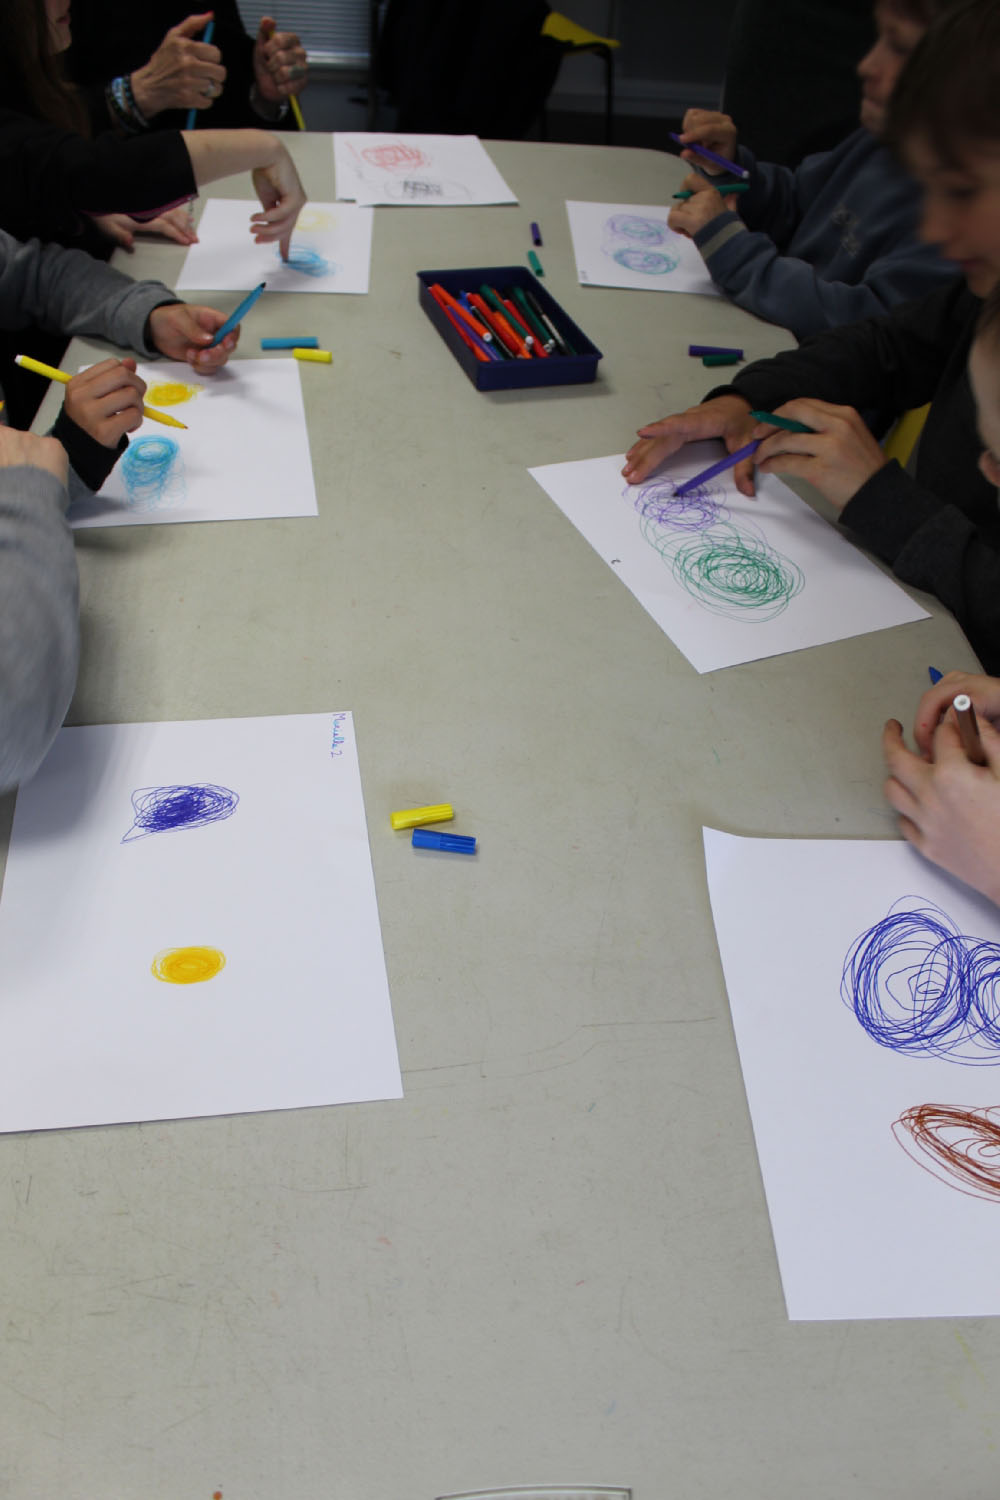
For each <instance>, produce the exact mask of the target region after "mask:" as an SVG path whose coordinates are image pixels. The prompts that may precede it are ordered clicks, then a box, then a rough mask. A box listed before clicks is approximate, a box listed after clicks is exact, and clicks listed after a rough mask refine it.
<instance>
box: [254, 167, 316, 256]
mask: <svg viewBox="0 0 1000 1500" xmlns="http://www.w3.org/2000/svg"><path fill="white" fill-rule="evenodd" d="M277 147H278V149H277V151H276V153H275V156H274V160H273V161H272V162H271V163H269V164H268V165H267V166H263V167H255V168H254V171H253V185H254V188H255V189H256V192H257V197H258V198H259V199H260V201H261V204H262V207H263V212H261V213H257V214H251V215H250V232H251V234H252V235H253V237H254V239H255V240H256V242H257V244H258V245H261V244H265V243H267V242H268V241H271V240H277V241H278V243H279V245H280V246H281V258H282V260H287V259H288V247H289V245H290V244H291V239H292V230H293V229H294V228H295V221H296V220H297V219H298V217H299V214H300V213H301V212H302V210H303V208H304V207H305V205H306V194H305V189H304V188H303V186H302V183H301V182H300V181H299V174H298V172H297V171H296V170H295V163H294V162H293V161H292V158H291V157H290V156H289V154H288V150H287V148H286V147H285V146H283V145H282V144H281V143H280V142H278V143H277Z"/></svg>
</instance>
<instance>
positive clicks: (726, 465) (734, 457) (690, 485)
mask: <svg viewBox="0 0 1000 1500" xmlns="http://www.w3.org/2000/svg"><path fill="white" fill-rule="evenodd" d="M763 441H764V439H763V438H754V440H753V442H752V443H745V444H744V445H743V447H742V448H737V450H736V452H735V453H727V454H726V456H725V458H720V459H719V462H718V463H717V464H712V466H711V468H708V469H702V471H701V473H700V474H696V475H695V476H694V478H693V479H685V481H684V483H683V484H681V485H678V486H677V488H676V489H675V490H674V499H675V500H679V499H681V497H682V496H684V495H689V494H690V493H691V491H692V490H696V489H697V488H698V486H699V484H704V483H705V480H706V479H714V478H715V476H716V474H722V473H723V472H724V471H725V470H726V469H731V468H732V467H733V465H734V464H738V463H739V461H740V459H742V458H749V457H750V455H751V453H756V452H757V449H758V448H759V447H760V445H761V443H762V442H763Z"/></svg>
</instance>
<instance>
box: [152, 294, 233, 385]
mask: <svg viewBox="0 0 1000 1500" xmlns="http://www.w3.org/2000/svg"><path fill="white" fill-rule="evenodd" d="M225 321H226V315H225V313H220V312H216V310H215V308H214V307H198V306H196V305H195V304H194V303H191V302H171V303H170V304H168V306H166V307H156V308H154V309H153V311H152V312H151V313H150V315H149V336H150V339H151V341H152V343H153V344H154V345H155V347H156V348H157V349H159V351H160V353H161V354H162V355H164V356H165V357H166V358H167V359H184V360H186V361H187V363H188V364H189V365H193V366H194V368H195V369H196V370H198V371H199V372H200V373H201V374H202V375H210V374H211V373H212V371H213V370H217V369H219V367H220V366H221V365H224V364H225V363H226V360H227V359H228V358H229V356H230V355H231V354H232V352H233V350H234V349H235V348H236V345H237V344H238V343H239V341H240V330H239V328H238V327H237V328H234V329H233V331H232V333H227V334H226V336H225V338H224V339H223V340H222V343H221V344H218V345H217V346H216V348H214V349H209V348H207V347H206V346H207V345H208V344H210V343H211V342H212V338H213V336H214V335H215V332H216V330H217V329H219V328H221V327H222V325H223V323H224V322H225Z"/></svg>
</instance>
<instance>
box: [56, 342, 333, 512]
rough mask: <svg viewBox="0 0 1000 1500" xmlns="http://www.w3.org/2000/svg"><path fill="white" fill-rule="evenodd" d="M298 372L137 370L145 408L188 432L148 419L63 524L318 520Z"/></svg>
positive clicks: (277, 364) (247, 366) (166, 365)
mask: <svg viewBox="0 0 1000 1500" xmlns="http://www.w3.org/2000/svg"><path fill="white" fill-rule="evenodd" d="M309 368H310V369H312V368H313V367H312V366H309ZM316 369H317V371H320V372H322V371H325V370H326V366H325V365H319V366H316ZM299 371H300V366H299V363H298V361H297V360H294V359H239V358H237V359H234V360H230V362H229V364H228V365H225V366H224V367H223V368H222V369H221V370H219V371H217V373H216V374H214V375H198V374H196V373H195V372H194V370H193V369H192V368H191V366H190V365H186V364H174V363H171V362H169V361H166V360H164V361H163V362H161V363H158V364H150V365H145V364H140V365H139V366H138V372H139V374H140V375H141V377H142V379H143V380H145V382H146V385H147V391H146V396H145V402H146V405H147V406H152V407H153V408H154V409H159V410H162V411H164V412H167V413H168V414H169V415H170V416H173V417H177V418H178V419H179V420H180V421H182V422H186V423H187V424H188V425H187V428H186V429H184V430H182V429H180V428H177V427H164V426H162V425H161V424H160V423H158V422H151V421H150V420H149V419H148V418H146V420H145V421H144V422H143V424H142V426H141V427H140V428H138V430H137V431H136V432H134V433H132V434H131V437H130V440H129V446H128V450H127V451H126V452H125V453H124V454H123V455H122V457H121V458H120V459H119V460H118V462H117V464H116V465H115V467H114V468H113V469H112V471H111V473H110V475H109V476H108V478H107V480H106V481H105V483H104V485H103V487H102V488H101V490H100V493H99V494H97V495H96V496H95V497H94V498H93V500H84V501H80V502H78V503H77V504H76V505H74V506H73V507H72V508H71V509H70V512H69V521H70V525H71V526H75V527H87V526H127V525H139V526H147V525H149V524H150V523H152V522H159V521H252V520H259V519H261V518H262V517H265V516H314V515H316V489H315V486H314V484H313V474H312V462H311V460H310V457H309V434H308V432H307V430H306V416H305V409H304V407H303V404H302V386H301V384H300V379H299ZM320 378H321V377H320Z"/></svg>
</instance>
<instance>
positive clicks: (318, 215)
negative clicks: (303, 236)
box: [295, 208, 333, 230]
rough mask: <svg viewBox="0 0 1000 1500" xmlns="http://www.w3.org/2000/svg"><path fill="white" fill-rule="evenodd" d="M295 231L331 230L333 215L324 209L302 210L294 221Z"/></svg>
mask: <svg viewBox="0 0 1000 1500" xmlns="http://www.w3.org/2000/svg"><path fill="white" fill-rule="evenodd" d="M295 227H296V229H304V230H309V229H332V228H333V215H332V214H331V213H330V211H329V209H325V208H304V209H303V210H302V212H301V213H300V214H299V216H298V218H297V219H296V221H295Z"/></svg>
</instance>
